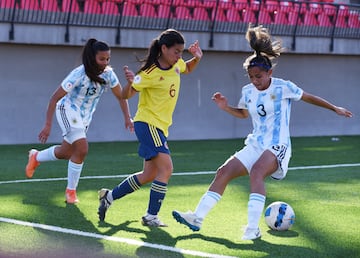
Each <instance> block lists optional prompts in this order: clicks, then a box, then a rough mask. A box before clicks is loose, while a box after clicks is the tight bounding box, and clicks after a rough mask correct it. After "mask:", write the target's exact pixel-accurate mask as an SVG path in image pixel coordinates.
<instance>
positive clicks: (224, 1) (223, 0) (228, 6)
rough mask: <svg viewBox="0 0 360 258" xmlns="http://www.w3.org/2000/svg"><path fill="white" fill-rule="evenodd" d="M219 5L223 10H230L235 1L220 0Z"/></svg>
mask: <svg viewBox="0 0 360 258" xmlns="http://www.w3.org/2000/svg"><path fill="white" fill-rule="evenodd" d="M219 7H220V8H222V9H223V10H228V9H231V8H233V1H232V0H219Z"/></svg>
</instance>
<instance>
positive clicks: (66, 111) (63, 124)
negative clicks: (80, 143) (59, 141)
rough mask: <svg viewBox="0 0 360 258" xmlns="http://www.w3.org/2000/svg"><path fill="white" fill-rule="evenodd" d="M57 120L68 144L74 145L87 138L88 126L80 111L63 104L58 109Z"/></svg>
mask: <svg viewBox="0 0 360 258" xmlns="http://www.w3.org/2000/svg"><path fill="white" fill-rule="evenodd" d="M56 118H57V121H58V123H59V126H60V128H61V130H62V133H63V137H64V140H65V141H66V142H68V143H70V144H72V143H73V142H75V141H76V140H79V139H82V138H86V131H87V128H88V126H86V125H84V122H83V119H82V118H81V115H80V113H79V112H78V111H75V110H74V109H72V108H71V107H68V106H66V105H63V104H61V105H58V106H57V107H56Z"/></svg>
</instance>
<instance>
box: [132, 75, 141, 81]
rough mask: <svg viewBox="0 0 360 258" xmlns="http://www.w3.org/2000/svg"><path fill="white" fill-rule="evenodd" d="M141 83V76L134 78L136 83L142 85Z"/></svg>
mask: <svg viewBox="0 0 360 258" xmlns="http://www.w3.org/2000/svg"><path fill="white" fill-rule="evenodd" d="M140 82H141V76H140V75H136V76H135V77H134V83H140Z"/></svg>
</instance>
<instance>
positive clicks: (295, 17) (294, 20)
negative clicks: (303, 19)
mask: <svg viewBox="0 0 360 258" xmlns="http://www.w3.org/2000/svg"><path fill="white" fill-rule="evenodd" d="M288 21H289V25H296V24H299V23H300V21H299V14H298V12H289V13H288Z"/></svg>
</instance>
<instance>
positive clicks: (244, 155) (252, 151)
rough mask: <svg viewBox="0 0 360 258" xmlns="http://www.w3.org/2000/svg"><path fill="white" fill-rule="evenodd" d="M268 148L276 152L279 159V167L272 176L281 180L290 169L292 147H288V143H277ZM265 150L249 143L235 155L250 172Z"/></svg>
mask: <svg viewBox="0 0 360 258" xmlns="http://www.w3.org/2000/svg"><path fill="white" fill-rule="evenodd" d="M268 150H269V151H271V152H272V153H274V155H275V156H276V158H277V160H278V169H277V170H276V171H275V172H274V173H273V174H272V175H271V177H272V178H273V179H276V180H281V179H283V178H284V177H285V176H286V173H287V171H288V166H289V161H290V157H291V148H289V147H287V146H286V145H282V146H279V145H277V146H273V147H272V148H270V149H268ZM264 151H265V150H263V149H261V148H259V147H257V146H254V145H251V144H249V145H246V146H245V147H244V148H243V149H241V150H240V151H238V152H236V153H235V154H234V157H236V158H237V159H238V160H240V161H241V163H242V164H243V165H244V166H245V168H246V169H247V171H248V173H249V174H250V171H251V168H252V166H253V165H254V163H255V162H256V161H257V160H258V159H259V158H260V156H261V155H262V154H263V152H264Z"/></svg>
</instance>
